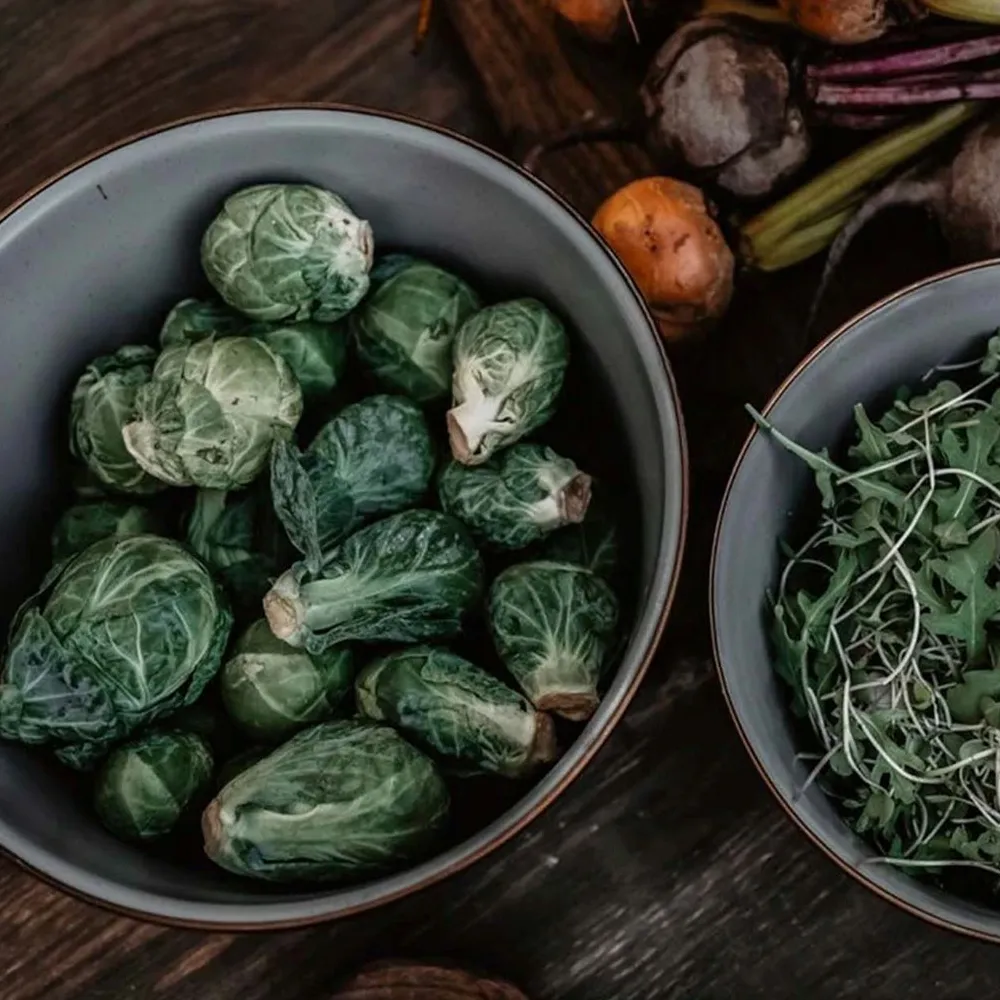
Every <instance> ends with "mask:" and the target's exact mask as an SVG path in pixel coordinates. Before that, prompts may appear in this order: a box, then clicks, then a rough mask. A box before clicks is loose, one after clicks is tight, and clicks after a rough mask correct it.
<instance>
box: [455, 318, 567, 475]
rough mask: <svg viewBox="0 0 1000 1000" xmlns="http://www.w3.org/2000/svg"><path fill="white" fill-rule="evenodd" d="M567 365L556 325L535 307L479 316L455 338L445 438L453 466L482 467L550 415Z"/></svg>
mask: <svg viewBox="0 0 1000 1000" xmlns="http://www.w3.org/2000/svg"><path fill="white" fill-rule="evenodd" d="M568 363H569V339H568V338H567V336H566V329H565V327H564V326H563V324H562V322H561V321H560V320H559V318H558V317H557V316H556V315H555V314H554V313H553V312H552V311H551V310H549V309H548V308H546V307H545V306H544V305H543V304H542V303H541V302H538V301H537V300H536V299H515V300H513V301H511V302H501V303H500V304H499V305H495V306H488V307H487V308H486V309H481V310H480V311H479V312H477V313H476V314H475V315H473V316H472V318H471V319H468V320H466V321H465V323H463V324H462V328H461V329H460V330H459V331H458V335H457V336H456V337H455V345H454V369H453V375H452V408H451V409H450V410H449V411H448V435H449V437H450V439H451V451H452V454H453V455H454V457H455V460H456V461H458V462H461V463H462V464H463V465H480V464H482V463H483V462H485V461H487V459H489V458H490V456H491V455H493V454H494V453H495V452H497V451H499V450H500V449H501V448H506V447H508V446H509V445H512V444H513V443H514V442H515V441H517V440H519V439H520V438H523V437H524V436H525V435H527V434H530V433H531V432H532V431H533V430H535V429H536V428H538V427H541V426H542V424H544V423H545V422H546V421H547V420H548V419H549V418H550V417H551V416H552V414H553V413H554V412H555V408H556V402H557V401H558V398H559V393H560V391H561V390H562V385H563V378H564V376H565V373H566V366H567V364H568Z"/></svg>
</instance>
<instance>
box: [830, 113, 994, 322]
mask: <svg viewBox="0 0 1000 1000" xmlns="http://www.w3.org/2000/svg"><path fill="white" fill-rule="evenodd" d="M898 205H918V206H921V207H923V208H925V209H926V210H927V211H928V212H929V213H930V215H931V216H933V217H934V219H935V220H936V221H937V223H938V225H939V226H940V227H941V232H942V233H943V234H944V237H945V240H946V241H947V243H948V247H949V249H950V251H951V255H952V257H953V258H954V260H955V263H956V264H966V263H971V262H973V261H976V260H982V259H984V258H988V257H1000V118H992V119H989V120H987V121H985V122H982V123H980V124H979V125H976V126H974V127H973V128H972V129H971V130H970V131H969V132H968V133H966V135H965V138H964V139H963V141H962V144H961V146H960V147H959V149H958V152H957V153H956V155H955V156H954V158H953V159H952V160H951V162H949V163H947V164H944V165H942V166H937V167H934V168H927V167H923V168H921V167H915V168H913V169H911V170H909V171H907V172H906V173H904V174H902V175H901V176H900V177H898V178H897V179H896V180H894V181H892V182H891V183H890V184H888V185H887V186H886V187H884V188H882V189H881V190H880V191H878V192H877V193H876V194H874V195H873V196H872V197H871V198H869V199H868V200H867V201H866V202H864V204H862V206H861V207H860V208H859V209H858V211H857V212H856V213H855V215H854V216H853V217H852V219H851V220H850V222H848V223H847V225H846V226H845V227H844V228H843V229H842V230H841V232H840V234H839V235H838V236H837V239H836V240H835V241H834V243H833V245H832V246H831V247H830V255H829V257H828V258H827V262H826V268H825V270H824V272H823V277H822V280H821V281H820V285H819V289H818V290H817V292H816V296H815V298H814V300H813V309H812V314H811V316H810V323H811V321H812V318H813V317H815V314H816V311H817V309H818V307H819V304H820V301H821V300H822V298H823V295H824V294H825V292H826V290H827V288H828V286H829V284H830V281H831V279H832V278H833V276H834V274H835V273H836V271H837V269H838V268H839V267H840V264H841V263H842V261H843V259H844V256H845V254H846V253H847V251H848V249H849V248H850V246H851V244H852V243H853V242H854V238H855V237H856V236H857V235H858V233H860V232H861V231H862V230H863V229H864V228H865V226H866V225H867V224H868V223H869V222H870V221H871V220H872V219H873V218H874V217H875V216H876V215H878V214H879V213H880V212H882V211H883V210H884V209H887V208H891V207H893V206H898Z"/></svg>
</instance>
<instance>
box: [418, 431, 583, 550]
mask: <svg viewBox="0 0 1000 1000" xmlns="http://www.w3.org/2000/svg"><path fill="white" fill-rule="evenodd" d="M438 498H439V499H440V501H441V507H442V509H443V510H444V511H445V512H446V513H448V514H453V515H454V516H455V517H457V518H458V519H459V520H460V521H463V522H464V523H465V524H466V525H467V526H468V528H469V530H470V531H471V532H472V534H473V537H474V538H476V540H477V541H481V542H485V543H488V544H489V545H492V546H494V547H496V548H499V549H520V548H524V547H525V546H526V545H530V544H531V543H532V542H537V541H538V540H539V539H540V538H543V537H544V536H545V535H547V534H548V533H549V532H551V531H555V529H556V528H561V527H563V525H566V524H576V523H577V522H579V521H582V520H583V519H584V515H585V514H586V513H587V507H588V505H589V503H590V476H588V475H586V474H585V473H583V472H581V471H580V470H579V469H578V468H577V467H576V465H575V464H574V463H573V462H572V461H571V460H570V459H568V458H562V457H561V456H559V455H557V454H556V453H555V452H554V451H553V450H552V449H551V448H546V447H545V446H544V445H540V444H515V445H513V446H512V447H510V448H508V449H507V450H506V451H503V452H501V453H500V454H499V455H497V456H495V457H494V458H491V459H490V460H489V461H488V462H486V463H485V464H484V465H480V466H478V467H470V466H467V465H462V463H461V462H449V463H448V464H447V465H446V466H445V468H444V470H443V471H442V472H441V475H440V476H439V477H438Z"/></svg>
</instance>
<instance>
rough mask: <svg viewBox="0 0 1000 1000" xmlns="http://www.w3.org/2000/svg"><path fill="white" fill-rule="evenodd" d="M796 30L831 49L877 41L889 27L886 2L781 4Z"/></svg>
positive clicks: (785, 0)
mask: <svg viewBox="0 0 1000 1000" xmlns="http://www.w3.org/2000/svg"><path fill="white" fill-rule="evenodd" d="M781 7H782V9H783V10H784V11H785V12H786V13H787V14H788V16H789V17H790V18H791V19H792V22H793V23H794V24H795V25H796V27H798V28H801V29H802V31H805V32H807V33H808V34H810V35H815V36H816V37H817V38H822V39H824V40H825V41H828V42H833V43H834V44H835V45H858V44H860V43H861V42H870V41H874V39H876V38H881V37H882V36H883V35H884V34H885V33H886V31H888V29H889V28H890V27H891V26H892V24H893V20H892V18H891V16H890V14H889V10H888V8H889V3H888V0H781Z"/></svg>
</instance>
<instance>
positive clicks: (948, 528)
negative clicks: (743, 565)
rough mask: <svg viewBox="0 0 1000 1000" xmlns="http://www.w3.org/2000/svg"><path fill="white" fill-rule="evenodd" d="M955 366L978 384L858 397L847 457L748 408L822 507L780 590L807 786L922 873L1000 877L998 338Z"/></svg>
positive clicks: (897, 861)
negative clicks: (885, 401) (880, 405)
mask: <svg viewBox="0 0 1000 1000" xmlns="http://www.w3.org/2000/svg"><path fill="white" fill-rule="evenodd" d="M961 368H964V369H969V370H975V373H976V376H977V380H976V381H975V384H974V385H972V386H971V387H970V388H967V389H963V388H962V387H961V386H960V385H959V384H958V383H956V382H955V381H952V380H951V379H950V378H943V379H942V380H941V381H938V382H937V383H936V384H934V385H933V387H932V388H930V390H929V391H927V392H925V393H924V394H922V395H913V394H911V393H910V392H908V391H906V390H900V392H899V393H898V394H897V398H896V400H895V402H894V403H893V405H892V406H891V408H890V409H889V410H888V411H887V412H886V413H885V414H884V415H883V416H882V417H881V419H879V420H878V421H876V422H873V421H872V420H871V419H870V418H869V416H868V414H867V413H866V412H865V409H864V407H863V406H862V405H860V404H858V405H857V406H856V407H855V409H854V420H855V425H856V435H855V441H854V443H853V445H852V446H851V447H850V448H849V450H848V452H847V461H846V463H845V465H843V466H841V465H840V464H838V463H837V462H835V461H834V460H833V459H832V458H831V457H830V455H829V454H828V453H827V452H826V450H823V451H819V452H813V451H810V450H808V449H806V448H803V447H802V446H800V445H798V444H796V443H795V442H794V441H791V440H790V439H789V438H787V437H786V436H785V435H783V434H782V433H781V432H780V431H779V430H777V429H776V428H775V427H774V426H773V425H772V424H771V423H770V422H769V421H768V420H766V419H765V418H764V417H762V416H761V415H760V414H758V413H756V412H755V411H754V410H752V409H750V408H748V409H750V412H751V414H752V416H753V417H754V419H755V420H756V421H757V423H758V424H759V425H760V426H761V427H762V428H764V429H765V430H766V431H767V432H768V433H769V434H770V436H771V437H772V438H773V439H774V440H775V441H776V442H778V443H779V444H780V445H782V446H783V447H785V448H787V449H788V450H789V451H791V452H792V453H794V454H795V455H797V456H798V457H799V458H801V459H802V460H803V461H804V462H806V463H807V464H808V465H809V467H810V468H811V469H812V470H813V472H814V474H815V479H816V485H817V487H818V489H819V494H820V500H821V504H822V507H821V516H820V522H819V527H818V529H817V530H816V531H815V533H814V534H812V536H811V537H810V538H809V539H808V540H807V541H806V542H805V544H803V545H802V546H801V547H800V548H798V549H797V550H794V551H792V550H788V549H787V547H786V551H787V561H786V562H785V564H784V567H783V572H782V574H781V578H780V582H779V584H778V587H777V592H776V593H775V594H773V595H770V598H771V601H772V603H773V644H774V653H775V668H776V670H777V672H778V674H779V675H780V676H781V677H782V678H783V679H784V681H785V682H787V684H788V685H789V687H790V688H791V691H792V708H793V711H794V712H795V713H796V714H797V715H798V716H799V717H801V718H802V719H804V720H805V721H806V722H807V723H808V725H809V727H810V728H811V729H812V731H813V732H814V733H815V736H816V739H817V740H818V743H819V748H818V749H819V752H818V753H815V754H809V755H804V756H806V758H807V759H809V760H814V761H815V767H814V768H813V770H812V773H811V774H810V776H809V778H808V780H807V782H806V786H805V787H808V786H809V785H811V784H812V783H813V782H814V781H816V780H817V779H820V780H821V781H822V784H823V786H824V788H825V789H826V791H827V792H828V793H829V794H830V795H832V796H833V797H834V798H835V799H836V800H837V802H838V803H839V806H840V808H841V810H842V812H843V814H844V816H845V818H846V819H847V820H848V822H849V823H850V824H851V826H852V827H853V828H854V829H855V830H856V831H857V832H858V833H859V834H862V835H864V836H865V837H866V838H867V839H868V840H869V841H870V842H871V843H872V844H873V845H874V846H875V848H876V850H877V851H879V852H880V854H881V856H880V857H878V858H877V859H876V860H877V861H879V862H883V863H888V864H892V865H896V866H900V867H904V868H907V869H909V870H913V871H915V872H920V873H923V874H926V875H930V874H937V873H940V872H941V871H942V870H943V869H944V868H947V867H953V866H965V867H974V868H983V869H986V870H987V871H990V872H992V873H994V874H1000V568H998V557H1000V389H998V388H997V382H998V380H1000V335H998V336H995V337H993V338H992V339H991V340H990V342H989V346H988V349H987V353H986V355H985V357H984V358H982V359H981V360H977V361H975V362H970V363H969V364H967V365H952V366H948V369H947V370H949V371H952V370H956V369H961ZM943 370H944V369H942V368H938V369H935V370H934V372H932V373H929V376H927V377H925V381H926V380H929V378H930V377H932V376H939V375H940V373H941V372H942V371H943ZM804 790H805V788H803V789H802V791H804Z"/></svg>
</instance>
